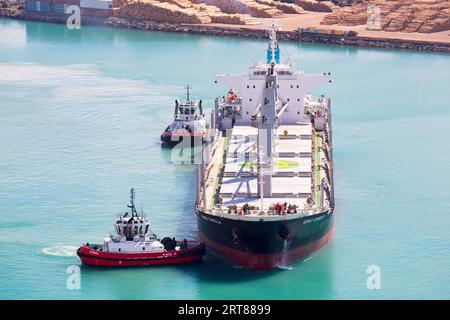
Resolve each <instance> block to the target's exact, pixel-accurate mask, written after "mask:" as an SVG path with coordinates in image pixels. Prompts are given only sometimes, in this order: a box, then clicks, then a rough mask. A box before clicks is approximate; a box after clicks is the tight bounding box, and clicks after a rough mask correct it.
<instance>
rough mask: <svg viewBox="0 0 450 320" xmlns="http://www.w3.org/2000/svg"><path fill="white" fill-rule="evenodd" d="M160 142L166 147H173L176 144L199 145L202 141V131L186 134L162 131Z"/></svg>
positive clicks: (185, 145)
mask: <svg viewBox="0 0 450 320" xmlns="http://www.w3.org/2000/svg"><path fill="white" fill-rule="evenodd" d="M186 140H188V141H186ZM161 142H162V143H163V145H164V146H166V147H168V148H173V147H175V146H176V145H177V144H180V146H184V147H193V146H197V145H201V144H202V143H203V142H204V134H203V133H186V134H172V133H170V132H164V133H163V134H161Z"/></svg>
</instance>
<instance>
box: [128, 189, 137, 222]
mask: <svg viewBox="0 0 450 320" xmlns="http://www.w3.org/2000/svg"><path fill="white" fill-rule="evenodd" d="M135 198H136V192H135V191H134V188H131V189H130V205H129V206H128V208H131V216H132V217H133V216H134V215H136V216H137V215H138V214H137V212H136V207H135V206H134V199H135Z"/></svg>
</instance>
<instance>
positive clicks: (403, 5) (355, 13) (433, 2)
mask: <svg viewBox="0 0 450 320" xmlns="http://www.w3.org/2000/svg"><path fill="white" fill-rule="evenodd" d="M369 6H372V7H371V8H376V9H370V10H368V8H369ZM377 11H378V12H379V13H380V18H381V19H380V25H379V29H380V30H384V31H388V32H399V31H400V32H419V33H433V32H439V31H446V30H450V0H403V1H388V0H369V1H363V2H361V3H356V4H354V5H352V6H351V7H345V8H336V9H335V10H334V11H333V13H331V14H329V15H326V16H325V18H324V19H323V21H322V22H321V24H323V25H335V24H336V25H342V26H357V25H364V24H366V23H367V21H368V19H369V17H370V16H371V15H373V14H374V13H375V12H377Z"/></svg>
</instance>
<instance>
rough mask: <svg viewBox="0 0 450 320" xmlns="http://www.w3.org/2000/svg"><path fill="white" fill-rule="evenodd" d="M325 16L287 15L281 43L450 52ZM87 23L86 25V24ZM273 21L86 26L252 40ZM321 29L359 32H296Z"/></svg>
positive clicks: (115, 21) (438, 41)
mask: <svg viewBox="0 0 450 320" xmlns="http://www.w3.org/2000/svg"><path fill="white" fill-rule="evenodd" d="M325 15H326V13H318V12H308V13H305V14H301V15H298V14H297V15H294V14H286V15H285V16H284V17H282V18H279V19H275V21H276V22H277V23H278V24H279V25H281V27H282V31H281V32H279V38H280V39H281V40H290V41H302V42H310V43H323V44H333V45H348V46H358V47H369V48H386V49H407V50H417V51H437V52H446V53H450V31H445V32H438V33H432V34H424V33H405V32H386V31H370V30H365V26H356V27H345V26H327V25H320V22H321V21H322V19H323V17H324V16H325ZM2 16H3V17H10V18H14V19H22V20H33V21H44V22H55V23H64V22H65V21H61V17H52V16H42V15H39V14H37V13H35V14H32V13H26V12H20V13H17V12H15V13H14V14H13V15H11V13H8V12H5V11H2V10H0V17H2ZM83 21H84V22H83ZM273 21H274V19H270V18H258V19H254V22H255V24H251V25H229V24H197V25H196V24H169V23H156V22H151V21H141V20H126V19H121V18H114V17H111V18H108V19H104V18H97V17H91V18H90V17H83V19H82V23H83V24H91V25H107V26H110V27H117V28H126V29H137V30H144V31H167V32H182V33H194V34H207V35H212V36H234V37H249V38H264V37H266V34H265V29H266V28H267V27H268V26H269V25H270V24H271V23H272V22H273ZM308 27H313V28H319V29H326V30H333V29H335V30H344V31H350V30H353V31H357V32H358V36H356V37H350V36H349V37H347V36H336V35H326V34H323V33H318V34H304V33H303V34H301V33H299V32H297V29H298V28H308Z"/></svg>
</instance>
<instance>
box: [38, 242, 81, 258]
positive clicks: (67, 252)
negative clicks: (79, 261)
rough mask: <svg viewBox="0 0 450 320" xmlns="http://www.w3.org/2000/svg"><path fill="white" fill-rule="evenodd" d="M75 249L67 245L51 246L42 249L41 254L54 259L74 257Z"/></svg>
mask: <svg viewBox="0 0 450 320" xmlns="http://www.w3.org/2000/svg"><path fill="white" fill-rule="evenodd" d="M77 249H78V248H77V247H74V246H68V245H62V246H52V247H47V248H44V249H42V253H44V254H46V255H49V256H55V257H75V256H76V255H77Z"/></svg>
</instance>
